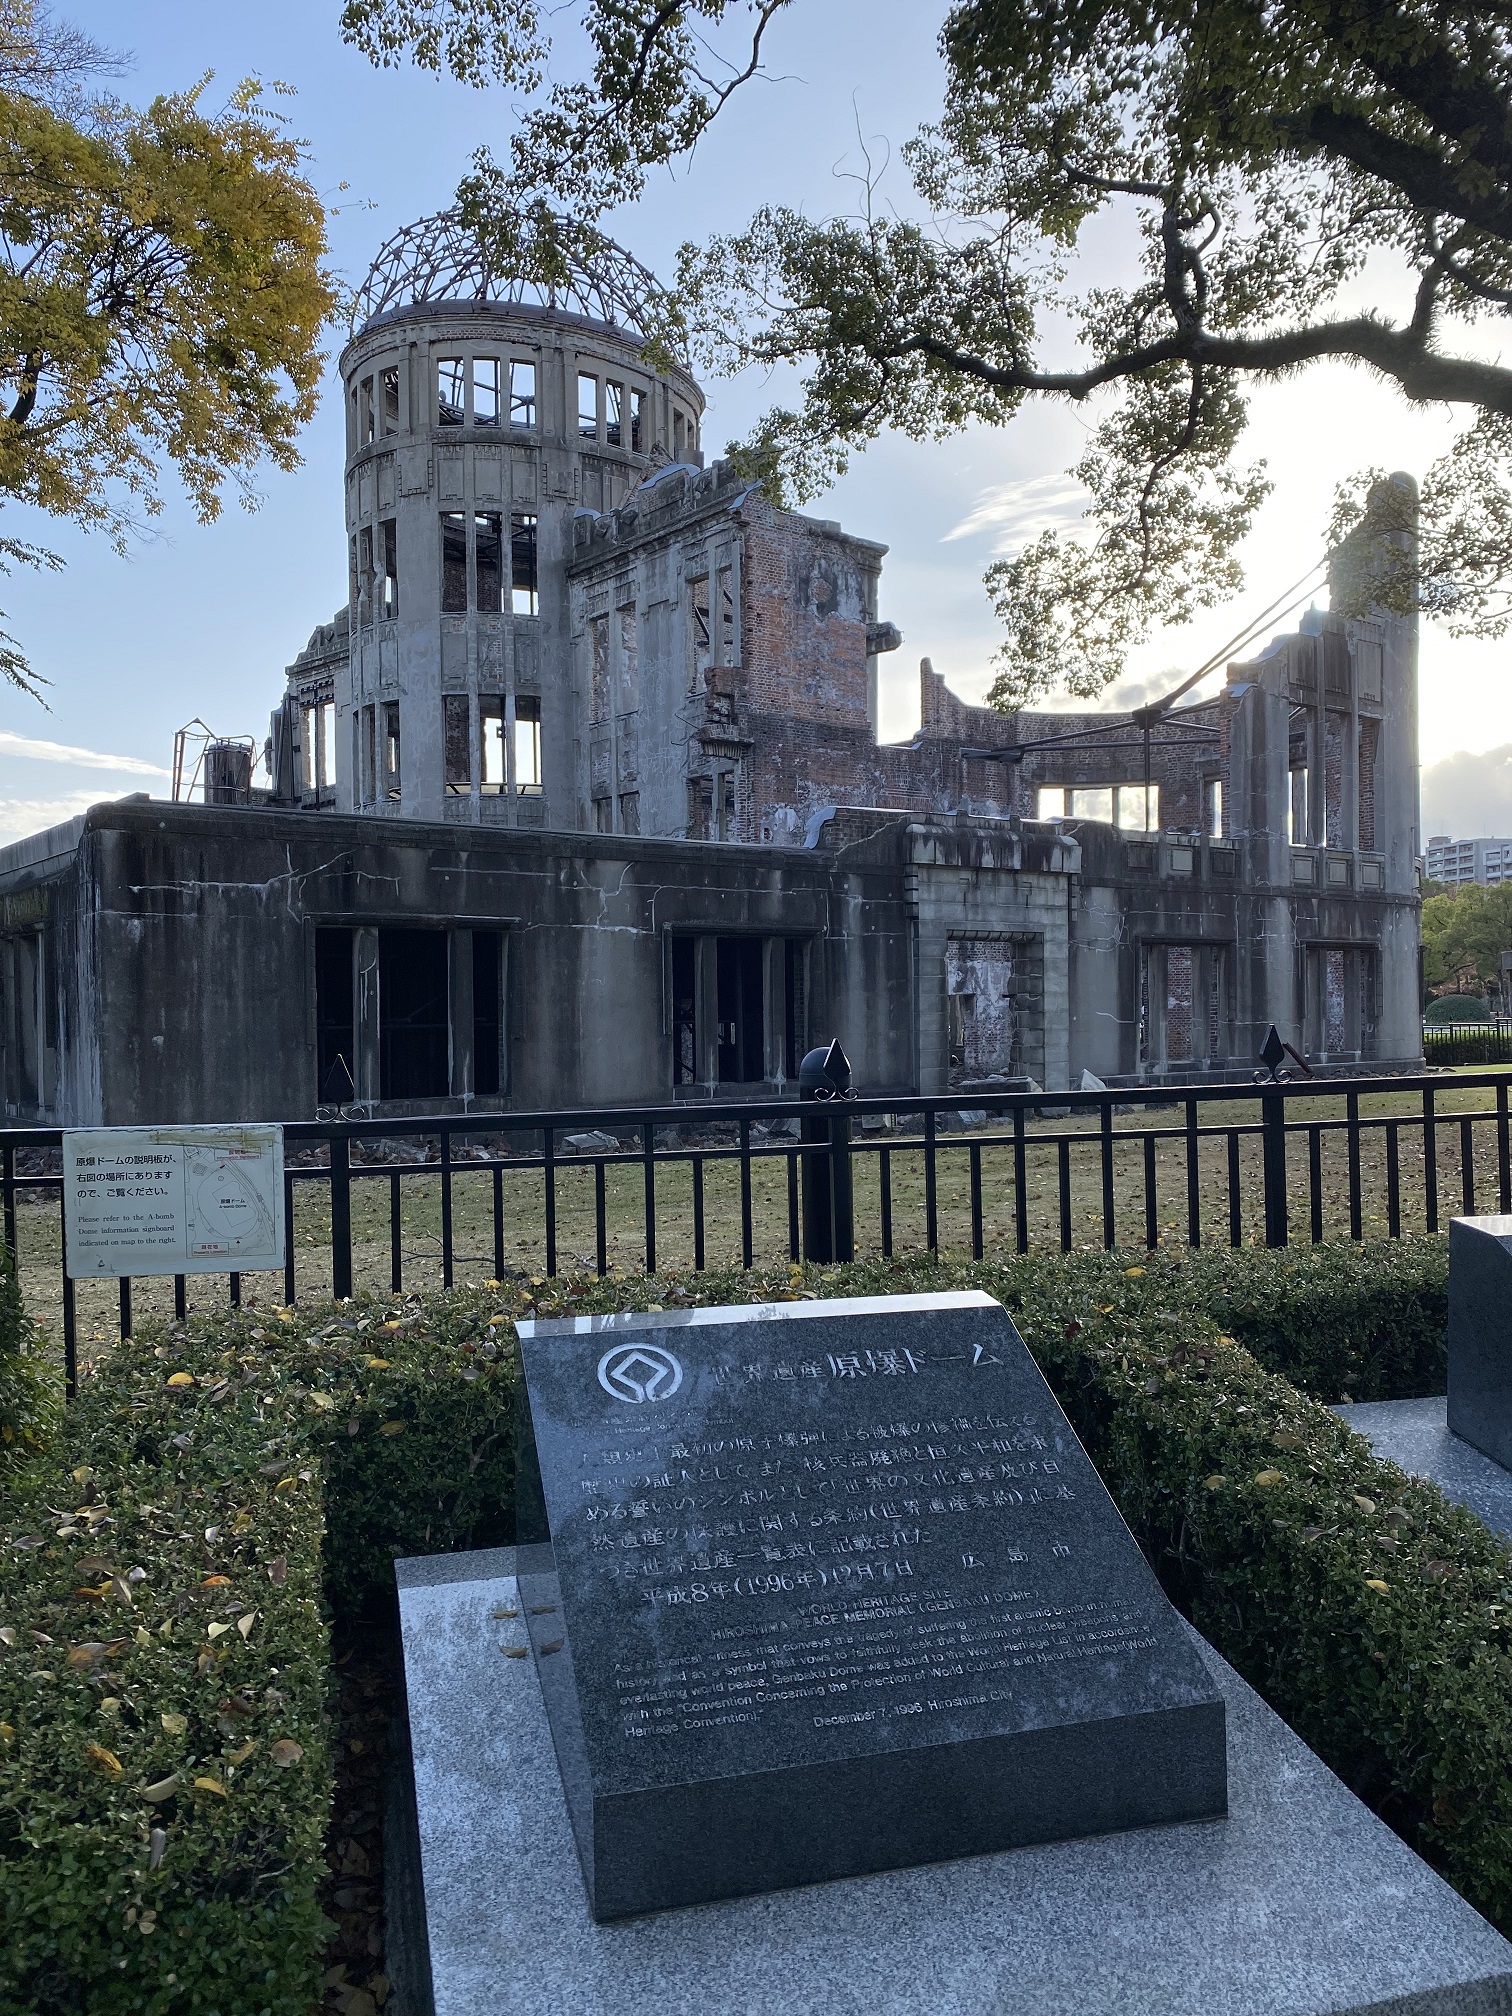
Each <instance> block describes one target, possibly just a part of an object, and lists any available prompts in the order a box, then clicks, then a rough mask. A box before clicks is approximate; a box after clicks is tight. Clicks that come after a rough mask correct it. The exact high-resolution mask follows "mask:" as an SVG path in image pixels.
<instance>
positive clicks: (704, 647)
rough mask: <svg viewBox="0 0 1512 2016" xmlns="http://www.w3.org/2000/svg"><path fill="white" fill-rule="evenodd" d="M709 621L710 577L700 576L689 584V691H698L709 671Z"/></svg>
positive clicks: (710, 635) (710, 636) (710, 634)
mask: <svg viewBox="0 0 1512 2016" xmlns="http://www.w3.org/2000/svg"><path fill="white" fill-rule="evenodd" d="M712 634H713V633H712V630H711V627H710V621H709V577H708V575H707V574H702V575H700V576H699V577H698V578H697V580H694V581H690V582H689V583H688V689H689V691H690V692H692V691H696V689H697V687H698V684H699V681H700V680H701V679H702V678H703V675H704V674H705V673H706V672H707V671H708V669H709V656H710V652H709V646H710V641H711V638H712Z"/></svg>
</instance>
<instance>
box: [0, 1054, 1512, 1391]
mask: <svg viewBox="0 0 1512 2016" xmlns="http://www.w3.org/2000/svg"><path fill="white" fill-rule="evenodd" d="M1509 1084H1512V1074H1504V1073H1495V1072H1484V1073H1464V1074H1461V1075H1457V1076H1456V1077H1455V1078H1454V1079H1452V1080H1446V1079H1444V1078H1441V1077H1437V1078H1436V1077H1426V1076H1425V1077H1401V1078H1380V1079H1364V1078H1360V1079H1353V1080H1337V1079H1336V1080H1313V1081H1310V1082H1302V1083H1284V1084H1273V1083H1268V1082H1267V1083H1265V1084H1259V1085H1253V1084H1251V1085H1243V1084H1241V1085H1213V1086H1203V1087H1200V1088H1198V1087H1192V1088H1179V1089H1174V1090H1173V1089H1169V1088H1168V1089H1165V1090H1161V1089H1158V1088H1143V1089H1133V1088H1118V1089H1114V1090H1110V1091H1096V1092H1066V1093H1055V1094H1046V1093H997V1094H992V1095H983V1094H978V1093H973V1094H972V1095H970V1105H969V1106H966V1107H964V1108H963V1104H962V1095H961V1094H960V1093H957V1094H955V1095H953V1096H951V1097H947V1098H931V1099H920V1098H909V1099H907V1100H906V1101H903V1100H899V1099H896V1098H893V1099H856V1100H847V1101H844V1102H839V1101H836V1102H834V1103H831V1104H826V1105H803V1106H800V1105H799V1104H798V1103H797V1102H796V1101H794V1100H791V1099H788V1100H780V1101H779V1100H772V1099H765V1100H753V1101H750V1102H748V1103H742V1104H739V1105H719V1106H713V1105H710V1106H691V1107H690V1106H687V1105H679V1106H673V1107H658V1108H651V1109H642V1110H630V1109H624V1108H616V1109H613V1110H610V1111H604V1110H597V1111H591V1112H566V1113H564V1112H552V1113H492V1114H471V1115H468V1116H466V1117H456V1118H447V1119H436V1118H430V1119H414V1120H406V1121H395V1120H388V1119H382V1120H341V1121H310V1122H298V1123H293V1124H290V1125H288V1126H286V1127H285V1129H284V1141H285V1156H286V1166H285V1174H284V1220H285V1240H286V1248H287V1260H286V1264H285V1267H284V1270H283V1277H282V1281H281V1282H279V1280H278V1277H277V1276H276V1275H273V1276H271V1277H261V1276H260V1277H257V1280H258V1284H259V1291H260V1292H261V1293H262V1294H263V1295H264V1296H265V1297H269V1298H273V1299H276V1298H277V1296H278V1295H279V1294H280V1293H281V1296H282V1300H283V1301H284V1302H285V1303H293V1302H294V1301H295V1300H296V1299H297V1297H298V1295H299V1294H300V1292H301V1289H303V1292H304V1293H305V1294H307V1295H308V1294H310V1293H312V1292H320V1293H325V1292H329V1293H331V1294H332V1295H334V1296H336V1297H337V1298H344V1297H347V1296H349V1295H351V1294H352V1293H353V1291H354V1286H355V1287H359V1288H361V1287H372V1288H379V1289H388V1290H392V1291H400V1290H403V1289H404V1288H405V1287H407V1286H412V1285H414V1279H413V1274H414V1261H415V1254H414V1252H413V1251H412V1250H411V1247H412V1245H413V1239H410V1240H408V1241H407V1234H406V1194H407V1193H406V1186H407V1185H409V1184H411V1183H413V1182H414V1180H415V1179H417V1178H421V1179H425V1195H426V1196H427V1197H428V1198H433V1199H434V1205H435V1212H436V1215H435V1217H434V1218H433V1219H431V1220H429V1221H428V1225H429V1227H430V1229H428V1230H427V1231H426V1233H425V1236H424V1243H425V1244H426V1247H427V1265H428V1266H429V1267H430V1269H431V1273H432V1276H436V1275H438V1276H439V1284H440V1285H443V1286H446V1287H450V1286H452V1285H453V1284H454V1280H455V1277H456V1270H457V1267H458V1264H459V1252H458V1241H457V1236H456V1234H457V1209H458V1198H459V1194H460V1193H462V1192H463V1191H465V1199H466V1208H467V1234H468V1237H467V1244H466V1247H465V1248H464V1251H463V1253H462V1254H461V1256H460V1257H461V1259H462V1262H463V1264H464V1265H465V1266H466V1267H467V1268H468V1269H472V1270H475V1271H476V1272H477V1273H478V1274H479V1275H480V1276H481V1274H482V1273H483V1272H485V1271H490V1272H491V1273H492V1275H493V1276H494V1277H496V1278H502V1277H504V1276H506V1275H507V1274H508V1273H510V1272H511V1271H512V1270H513V1271H516V1272H519V1271H525V1272H531V1271H533V1272H535V1273H538V1274H545V1275H555V1274H557V1273H558V1272H559V1271H561V1269H562V1263H563V1259H564V1252H565V1258H566V1261H567V1264H568V1265H569V1267H578V1266H582V1267H585V1268H587V1269H593V1268H595V1267H596V1268H597V1270H598V1271H599V1272H600V1273H603V1272H605V1271H607V1270H608V1269H609V1268H610V1267H611V1265H613V1264H614V1261H613V1260H612V1259H611V1247H612V1248H613V1251H614V1253H616V1254H623V1255H625V1256H626V1258H625V1261H624V1263H623V1264H634V1265H643V1266H644V1267H645V1268H646V1269H647V1271H648V1272H655V1271H656V1270H657V1268H658V1264H659V1263H661V1264H663V1265H666V1264H676V1265H679V1266H691V1267H692V1268H694V1269H702V1268H704V1267H705V1266H706V1265H709V1264H713V1262H711V1258H710V1251H711V1244H713V1245H715V1246H717V1247H718V1249H719V1250H718V1252H717V1253H716V1254H715V1256H714V1258H715V1260H719V1259H728V1260H730V1261H732V1262H733V1261H737V1260H738V1262H739V1263H740V1264H742V1265H744V1266H746V1267H749V1266H751V1265H753V1264H755V1263H756V1262H757V1261H758V1259H759V1260H761V1261H762V1262H770V1261H773V1260H776V1259H779V1258H784V1257H785V1258H787V1259H790V1260H792V1261H798V1260H800V1259H802V1258H820V1259H829V1258H832V1257H834V1258H848V1257H851V1256H852V1255H854V1256H856V1257H866V1256H868V1255H881V1256H883V1257H890V1256H892V1255H893V1254H894V1253H895V1252H900V1251H927V1252H937V1251H940V1250H942V1248H949V1249H950V1250H956V1251H961V1252H967V1251H969V1252H970V1253H971V1254H972V1256H973V1257H975V1258H981V1257H982V1256H983V1254H984V1251H986V1250H988V1248H989V1246H990V1248H991V1250H993V1251H1013V1252H1019V1253H1024V1252H1027V1251H1029V1250H1030V1249H1031V1247H1034V1246H1049V1247H1052V1248H1053V1247H1055V1246H1059V1247H1060V1248H1061V1249H1062V1250H1065V1251H1069V1250H1070V1249H1071V1248H1072V1247H1073V1245H1076V1244H1082V1245H1088V1244H1090V1245H1101V1246H1104V1247H1113V1246H1115V1245H1119V1244H1124V1245H1127V1244H1130V1243H1142V1244H1144V1245H1145V1246H1147V1247H1150V1248H1153V1247H1155V1246H1157V1245H1158V1244H1160V1243H1161V1241H1162V1240H1163V1239H1164V1240H1166V1241H1167V1243H1170V1242H1173V1241H1179V1242H1181V1243H1184V1244H1190V1245H1192V1246H1197V1245H1200V1244H1202V1243H1203V1242H1204V1241H1208V1242H1210V1243H1211V1242H1213V1241H1215V1240H1216V1241H1219V1242H1221V1243H1225V1244H1232V1245H1239V1244H1241V1243H1244V1241H1245V1240H1246V1238H1248V1239H1250V1240H1254V1241H1262V1240H1263V1241H1264V1243H1266V1244H1268V1245H1271V1246H1282V1245H1285V1244H1286V1243H1287V1241H1288V1239H1290V1238H1292V1237H1302V1238H1305V1239H1308V1240H1311V1241H1314V1242H1316V1241H1320V1240H1322V1239H1324V1238H1325V1237H1328V1236H1339V1237H1345V1236H1347V1237H1349V1238H1352V1239H1360V1238H1361V1237H1363V1236H1364V1234H1365V1227H1366V1224H1367V1221H1368V1223H1369V1226H1370V1230H1371V1231H1372V1232H1382V1233H1384V1234H1385V1235H1386V1236H1387V1237H1390V1238H1397V1237H1399V1236H1400V1235H1401V1233H1402V1232H1403V1231H1404V1230H1409V1231H1411V1230H1422V1231H1425V1232H1437V1231H1438V1230H1439V1229H1440V1227H1441V1222H1442V1219H1443V1216H1444V1214H1445V1212H1446V1211H1464V1212H1466V1213H1469V1212H1473V1211H1475V1210H1476V1209H1477V1207H1478V1206H1479V1207H1480V1208H1482V1209H1487V1208H1492V1209H1496V1210H1499V1211H1503V1212H1505V1211H1512V1140H1509V1118H1508V1088H1509ZM800 1121H806V1122H807V1126H806V1127H805V1128H804V1132H805V1133H807V1134H809V1135H810V1136H811V1137H813V1136H817V1137H818V1138H810V1139H806V1140H805V1139H803V1138H801V1137H800V1132H799V1127H800ZM62 1138H63V1137H62V1135H61V1133H60V1132H59V1131H58V1130H56V1129H6V1130H0V1207H3V1222H4V1237H5V1241H6V1244H7V1246H8V1247H9V1249H10V1251H11V1253H12V1254H13V1255H15V1256H17V1257H18V1259H19V1260H20V1262H21V1263H22V1267H23V1278H24V1279H28V1280H35V1281H36V1283H37V1289H38V1292H39V1293H43V1292H45V1291H46V1282H47V1280H48V1279H50V1280H51V1281H52V1283H53V1291H54V1292H57V1291H58V1290H60V1292H61V1307H60V1308H59V1309H58V1314H59V1316H60V1317H61V1328H62V1336H63V1347H64V1357H65V1365H66V1373H67V1380H68V1388H69V1391H70V1392H72V1391H73V1390H74V1386H75V1383H76V1377H77V1368H78V1338H79V1307H78V1301H77V1296H78V1293H79V1290H80V1289H81V1288H86V1287H87V1288H88V1289H89V1290H90V1292H94V1284H84V1283H77V1284H76V1283H75V1282H73V1281H71V1280H69V1279H68V1278H67V1275H66V1267H65V1264H64V1256H63V1252H62V1238H61V1203H62V1197H61V1193H62V1187H63V1179H62V1174H61V1168H62V1159H61V1147H62ZM674 1189H675V1190H676V1192H677V1195H676V1198H675V1200H673V1199H672V1196H671V1193H672V1192H673V1190H674ZM569 1191H570V1193H571V1196H570V1200H568V1192H569ZM716 1191H717V1195H715V1194H713V1193H714V1192H716ZM816 1195H817V1196H820V1197H822V1198H823V1199H824V1200H826V1202H825V1210H824V1213H822V1214H820V1215H819V1216H818V1217H817V1218H816V1214H815V1213H814V1211H813V1209H812V1206H810V1209H809V1211H808V1212H807V1214H806V1213H805V1208H804V1200H805V1198H806V1197H807V1198H810V1199H812V1197H813V1196H816ZM354 1198H355V1199H356V1200H358V1206H359V1210H360V1215H361V1219H362V1237H361V1240H360V1242H359V1244H360V1252H361V1258H362V1263H363V1264H362V1268H361V1270H360V1271H361V1274H362V1278H361V1279H360V1280H359V1279H358V1270H356V1269H354ZM564 1200H565V1201H570V1204H571V1216H572V1226H571V1237H570V1241H569V1243H568V1245H567V1247H566V1248H565V1249H564V1245H563V1238H562V1224H563V1212H564V1208H565V1206H564ZM674 1201H675V1207H676V1208H675V1217H676V1226H675V1239H673V1241H672V1245H669V1244H668V1242H667V1241H666V1240H665V1239H664V1238H663V1226H664V1221H665V1220H666V1218H667V1216H668V1213H669V1211H670V1210H671V1208H672V1204H673V1202H674ZM311 1205H313V1206H314V1209H313V1210H312V1209H309V1208H306V1207H309V1206H311ZM506 1207H507V1208H506ZM39 1212H43V1213H44V1214H45V1218H46V1221H47V1222H46V1224H45V1225H44V1226H43V1228H42V1229H43V1232H44V1233H45V1235H46V1236H45V1237H42V1238H41V1239H40V1240H39V1238H38V1237H37V1235H36V1232H35V1230H34V1229H33V1225H34V1221H36V1220H37V1218H38V1215H39ZM55 1214H56V1215H55ZM22 1220H26V1221H27V1224H26V1225H25V1226H23V1225H22V1223H21V1221H22ZM312 1226H313V1227H314V1230H313V1231H312V1229H311V1227H312ZM23 1232H25V1235H26V1236H25V1238H23V1237H22V1233H23ZM673 1245H675V1247H676V1250H675V1252H674V1251H673V1250H672V1246H673ZM39 1247H40V1250H41V1252H42V1256H43V1257H42V1259H41V1261H40V1262H39V1261H38V1259H37V1257H36V1249H38V1248H39ZM312 1267H313V1268H314V1272H313V1273H312ZM301 1269H303V1271H304V1277H305V1278H304V1280H303V1282H301V1280H300V1279H299V1278H298V1277H299V1273H300V1270H301ZM60 1276H61V1279H60V1278H59V1277H60ZM223 1278H225V1277H223ZM227 1288H228V1292H229V1297H230V1300H231V1302H232V1303H233V1304H240V1302H241V1300H242V1290H243V1282H242V1279H241V1277H240V1276H238V1275H235V1274H232V1275H231V1276H229V1279H228V1283H227ZM107 1292H108V1291H107ZM28 1293H29V1296H30V1295H31V1293H32V1291H31V1289H30V1288H29V1290H28ZM187 1296H188V1283H187V1282H186V1280H185V1278H184V1277H183V1276H179V1277H177V1278H176V1279H175V1280H174V1283H173V1307H174V1312H175V1314H176V1315H178V1316H180V1317H182V1316H183V1315H184V1314H185V1311H186V1308H187ZM113 1304H114V1306H113V1307H112V1308H111V1311H110V1316H111V1327H112V1328H113V1327H115V1325H116V1324H117V1323H118V1325H119V1330H120V1334H121V1335H123V1336H124V1335H128V1334H129V1333H130V1330H131V1323H132V1283H131V1281H129V1280H124V1279H123V1280H121V1281H119V1282H118V1283H117V1284H116V1285H115V1289H114V1295H113ZM54 1306H56V1305H54ZM164 1313H166V1303H165V1305H164ZM96 1320H99V1319H98V1316H97V1317H96ZM97 1334H98V1333H97Z"/></svg>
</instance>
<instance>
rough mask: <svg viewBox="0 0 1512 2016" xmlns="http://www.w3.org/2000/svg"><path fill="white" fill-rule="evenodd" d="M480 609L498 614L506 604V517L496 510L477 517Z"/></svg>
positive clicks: (491, 614)
mask: <svg viewBox="0 0 1512 2016" xmlns="http://www.w3.org/2000/svg"><path fill="white" fill-rule="evenodd" d="M473 541H474V546H475V549H476V551H475V556H474V557H475V561H476V566H477V577H476V578H477V583H478V611H479V614H480V615H490V616H496V615H497V614H498V613H499V611H500V610H501V609H502V608H503V607H504V520H503V518H502V517H500V515H499V514H498V512H496V511H479V512H476V513H475V514H474V516H473Z"/></svg>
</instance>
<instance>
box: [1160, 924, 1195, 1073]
mask: <svg viewBox="0 0 1512 2016" xmlns="http://www.w3.org/2000/svg"><path fill="white" fill-rule="evenodd" d="M1194 963H1195V962H1194V961H1193V958H1192V948H1191V946H1190V945H1168V946H1167V947H1166V952H1165V1054H1166V1062H1167V1063H1169V1064H1182V1063H1186V1062H1189V1061H1190V1059H1191V1058H1192V1056H1193V1054H1194V1046H1193V1040H1192V1039H1193V1027H1192V1017H1193V1012H1194V1008H1195V1001H1194V995H1193V989H1194V984H1195V975H1194V972H1193V967H1194Z"/></svg>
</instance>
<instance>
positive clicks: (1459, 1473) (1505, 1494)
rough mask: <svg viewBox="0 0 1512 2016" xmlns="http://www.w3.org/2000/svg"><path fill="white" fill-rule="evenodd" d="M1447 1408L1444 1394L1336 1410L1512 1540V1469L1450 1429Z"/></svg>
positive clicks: (1377, 1446)
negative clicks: (1484, 1454) (1463, 1439)
mask: <svg viewBox="0 0 1512 2016" xmlns="http://www.w3.org/2000/svg"><path fill="white" fill-rule="evenodd" d="M1448 1408H1449V1403H1448V1401H1447V1400H1446V1399H1445V1398H1444V1396H1443V1395H1442V1394H1440V1395H1439V1396H1438V1397H1437V1398H1436V1399H1432V1400H1358V1401H1356V1402H1355V1403H1354V1405H1353V1406H1350V1407H1335V1409H1334V1410H1333V1411H1334V1412H1335V1414H1337V1415H1338V1417H1339V1419H1340V1420H1341V1421H1343V1422H1345V1423H1346V1424H1347V1425H1348V1426H1349V1427H1351V1428H1353V1429H1354V1430H1355V1432H1356V1433H1357V1434H1360V1435H1363V1436H1364V1437H1365V1439H1366V1441H1368V1442H1369V1444H1370V1446H1371V1448H1372V1449H1374V1451H1375V1453H1376V1454H1377V1456H1384V1457H1385V1458H1386V1460H1387V1461H1388V1462H1390V1463H1395V1464H1398V1465H1399V1466H1400V1467H1401V1468H1402V1469H1403V1470H1405V1471H1406V1472H1407V1473H1408V1475H1409V1476H1412V1477H1428V1478H1431V1479H1432V1481H1433V1482H1434V1483H1435V1484H1437V1486H1438V1487H1439V1489H1440V1491H1442V1492H1443V1494H1444V1496H1445V1497H1446V1498H1452V1499H1453V1500H1454V1502H1455V1504H1456V1505H1463V1506H1465V1507H1466V1509H1467V1510H1468V1511H1471V1512H1473V1513H1474V1514H1475V1516H1476V1517H1477V1519H1480V1520H1481V1521H1483V1522H1484V1524H1485V1525H1487V1526H1489V1527H1490V1528H1491V1531H1492V1532H1493V1533H1500V1534H1502V1535H1503V1536H1504V1537H1505V1538H1506V1539H1508V1540H1512V1472H1508V1471H1506V1470H1503V1468H1502V1467H1501V1465H1500V1463H1493V1462H1492V1460H1491V1458H1490V1457H1489V1456H1483V1455H1482V1454H1481V1452H1480V1450H1479V1449H1474V1448H1472V1447H1471V1445H1470V1444H1469V1443H1468V1442H1465V1441H1462V1440H1461V1439H1460V1437H1459V1436H1458V1435H1454V1434H1451V1433H1450V1430H1449V1417H1448Z"/></svg>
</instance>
